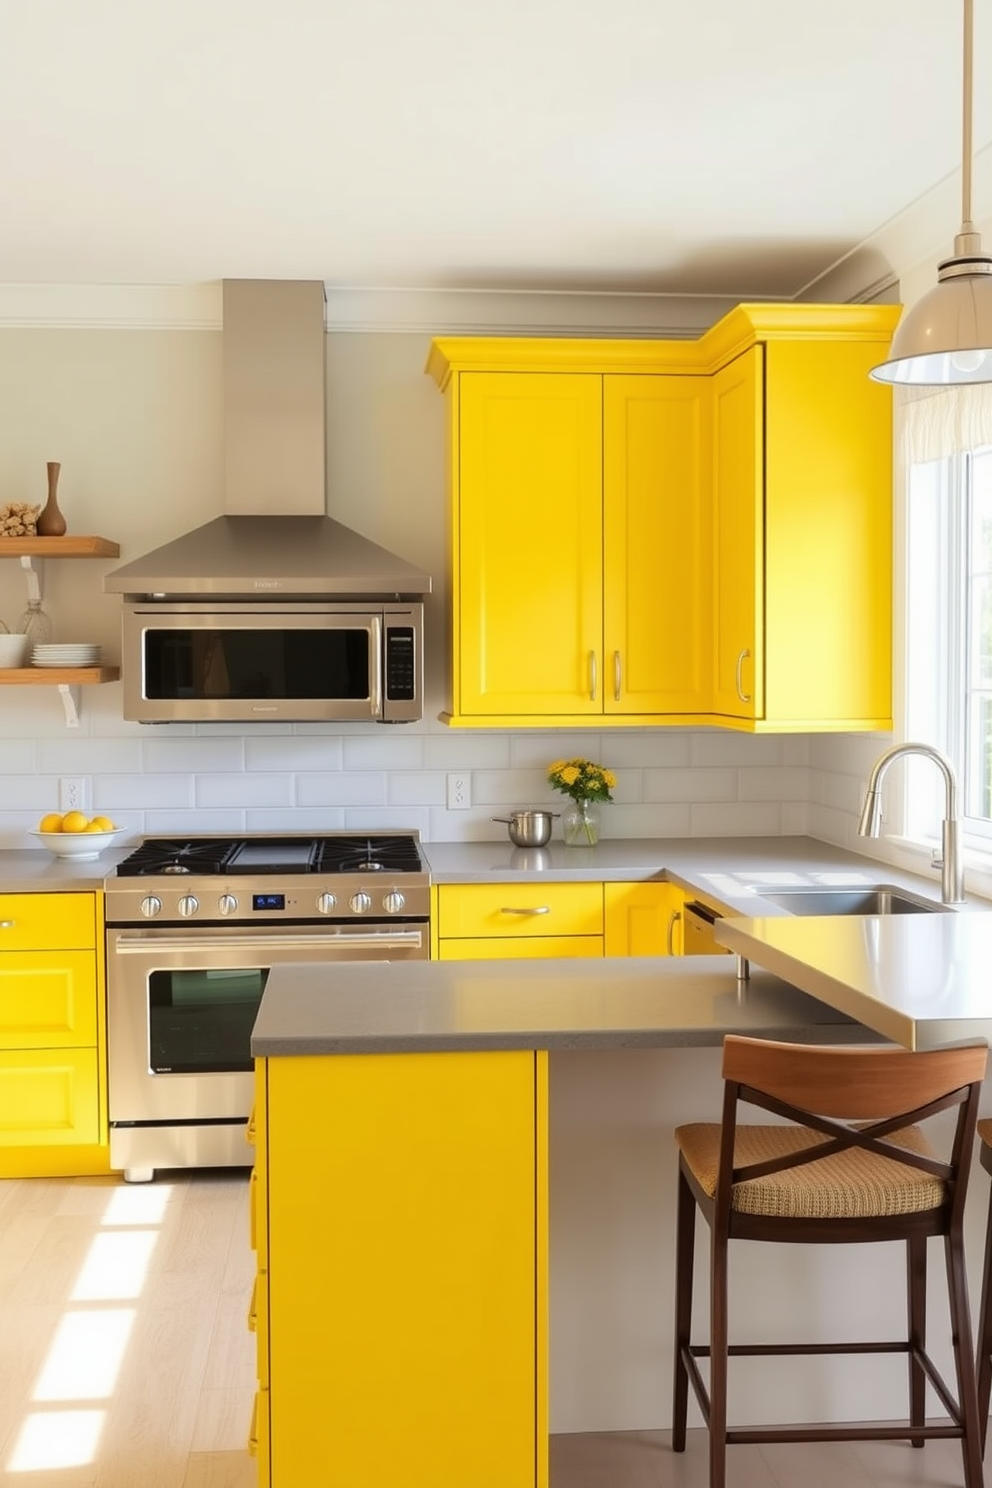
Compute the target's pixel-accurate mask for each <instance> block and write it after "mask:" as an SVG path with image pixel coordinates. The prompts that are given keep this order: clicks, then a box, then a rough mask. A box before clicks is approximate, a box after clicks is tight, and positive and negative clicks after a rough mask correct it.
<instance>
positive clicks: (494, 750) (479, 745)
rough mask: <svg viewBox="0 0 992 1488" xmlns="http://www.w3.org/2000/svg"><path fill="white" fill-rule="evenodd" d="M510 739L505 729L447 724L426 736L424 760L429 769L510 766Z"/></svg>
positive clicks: (489, 768) (504, 768)
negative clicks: (490, 730)
mask: <svg viewBox="0 0 992 1488" xmlns="http://www.w3.org/2000/svg"><path fill="white" fill-rule="evenodd" d="M511 742H512V741H511V738H510V735H509V734H507V733H506V732H503V733H499V734H490V733H486V732H485V731H483V730H476V729H466V730H457V729H447V728H446V729H444V730H443V731H442V732H441V733H439V734H428V736H427V738H426V739H425V740H424V744H425V750H424V764H425V765H426V767H427V769H428V770H444V771H448V770H507V769H509V768H510V749H511Z"/></svg>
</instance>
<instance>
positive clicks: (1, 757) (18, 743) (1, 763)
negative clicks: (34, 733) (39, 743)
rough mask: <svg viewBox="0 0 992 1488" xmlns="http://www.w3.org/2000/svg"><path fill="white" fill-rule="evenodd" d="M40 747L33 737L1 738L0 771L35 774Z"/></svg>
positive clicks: (12, 773)
mask: <svg viewBox="0 0 992 1488" xmlns="http://www.w3.org/2000/svg"><path fill="white" fill-rule="evenodd" d="M37 755H38V749H37V747H36V745H35V742H34V740H33V739H0V772H2V773H3V774H4V775H33V774H34V772H35V768H36V761H37Z"/></svg>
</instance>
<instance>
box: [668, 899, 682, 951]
mask: <svg viewBox="0 0 992 1488" xmlns="http://www.w3.org/2000/svg"><path fill="white" fill-rule="evenodd" d="M681 918H682V912H681V910H678V909H673V910H672V912H671V914H670V915H669V916H668V941H667V945H668V954H669V955H670V956H674V955H675V926H676V925H677V924H678V922H679V920H680V919H681Z"/></svg>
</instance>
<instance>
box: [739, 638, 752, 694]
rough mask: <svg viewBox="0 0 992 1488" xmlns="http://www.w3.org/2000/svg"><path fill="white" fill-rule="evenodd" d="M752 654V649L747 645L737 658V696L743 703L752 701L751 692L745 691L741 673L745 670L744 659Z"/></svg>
mask: <svg viewBox="0 0 992 1488" xmlns="http://www.w3.org/2000/svg"><path fill="white" fill-rule="evenodd" d="M750 655H751V653H750V651H749V650H748V649H747V647H746V646H745V648H744V650H743V651H742V652H741V654H740V656H738V658H737V696H738V697H739V698H740V700H741V702H742V703H749V702H750V701H751V694H750V693H749V692H745V691H744V687H743V683H742V681H741V674H742V672H743V670H744V659H745V657H748V656H750Z"/></svg>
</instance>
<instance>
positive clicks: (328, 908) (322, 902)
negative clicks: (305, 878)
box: [317, 894, 338, 914]
mask: <svg viewBox="0 0 992 1488" xmlns="http://www.w3.org/2000/svg"><path fill="white" fill-rule="evenodd" d="M337 907H338V901H337V899H336V898H335V897H334V895H333V894H319V895H318V896H317V908H318V910H319V911H320V913H321V914H333V912H334V910H336V909H337Z"/></svg>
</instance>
